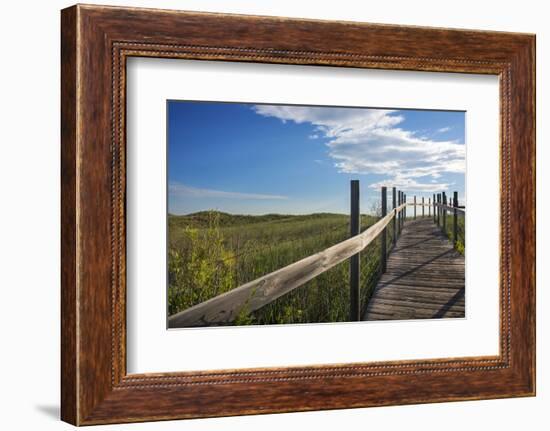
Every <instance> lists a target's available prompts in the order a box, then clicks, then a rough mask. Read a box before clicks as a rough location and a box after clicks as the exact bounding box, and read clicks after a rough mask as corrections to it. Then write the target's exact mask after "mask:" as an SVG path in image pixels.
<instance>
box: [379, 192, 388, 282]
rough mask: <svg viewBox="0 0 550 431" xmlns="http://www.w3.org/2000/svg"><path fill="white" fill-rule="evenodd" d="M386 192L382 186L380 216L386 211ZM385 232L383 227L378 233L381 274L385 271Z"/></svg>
mask: <svg viewBox="0 0 550 431" xmlns="http://www.w3.org/2000/svg"><path fill="white" fill-rule="evenodd" d="M386 193H387V191H386V187H382V217H384V216H385V215H386V214H387V213H388V207H387V204H388V197H387V194H386ZM386 232H387V231H386V228H384V230H383V231H382V234H381V235H380V249H381V250H380V253H381V255H380V259H381V260H380V269H381V273H382V274H383V273H384V272H386V253H387V251H386Z"/></svg>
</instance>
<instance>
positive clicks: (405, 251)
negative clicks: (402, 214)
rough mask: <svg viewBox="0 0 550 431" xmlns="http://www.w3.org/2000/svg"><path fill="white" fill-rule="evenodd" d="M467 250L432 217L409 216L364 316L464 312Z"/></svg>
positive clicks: (414, 316)
mask: <svg viewBox="0 0 550 431" xmlns="http://www.w3.org/2000/svg"><path fill="white" fill-rule="evenodd" d="M464 275H465V273H464V256H462V255H461V254H460V253H458V252H457V251H456V250H455V249H454V248H453V245H452V243H451V242H450V241H449V240H448V239H447V237H446V236H445V235H444V234H443V233H442V232H441V230H440V228H438V227H437V225H435V224H434V222H433V220H432V218H429V217H428V218H423V219H417V220H414V221H407V222H406V223H405V225H404V229H403V231H402V233H401V236H400V237H399V239H398V240H397V244H396V246H395V248H394V249H393V250H392V252H391V253H390V255H389V258H388V262H387V270H386V272H385V273H384V274H383V275H382V277H381V278H380V281H379V282H378V284H377V286H376V288H375V290H374V292H373V295H372V297H371V299H370V301H369V304H368V306H367V310H366V312H365V314H364V316H363V320H409V319H433V318H445V317H464V315H465V314H464Z"/></svg>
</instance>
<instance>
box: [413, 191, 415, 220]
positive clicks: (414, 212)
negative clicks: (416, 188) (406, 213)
mask: <svg viewBox="0 0 550 431" xmlns="http://www.w3.org/2000/svg"><path fill="white" fill-rule="evenodd" d="M413 201H414V210H413V214H414V220H416V195H414V197H413Z"/></svg>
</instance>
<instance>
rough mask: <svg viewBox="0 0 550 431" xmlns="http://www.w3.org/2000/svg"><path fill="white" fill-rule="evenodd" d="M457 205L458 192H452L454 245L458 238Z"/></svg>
mask: <svg viewBox="0 0 550 431" xmlns="http://www.w3.org/2000/svg"><path fill="white" fill-rule="evenodd" d="M457 207H458V192H454V193H453V208H454V210H453V244H454V245H455V246H456V242H457V240H458V226H457V221H458V220H457V214H456V208H457Z"/></svg>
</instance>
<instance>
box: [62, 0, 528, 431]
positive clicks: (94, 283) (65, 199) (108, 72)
mask: <svg viewBox="0 0 550 431" xmlns="http://www.w3.org/2000/svg"><path fill="white" fill-rule="evenodd" d="M61 18H62V19H61V21H62V22H61V24H62V25H61V51H62V56H61V72H62V76H61V79H62V80H61V83H62V92H61V130H62V133H61V140H62V146H61V169H62V180H61V190H62V199H61V205H62V216H61V226H62V241H61V253H62V256H61V257H62V286H61V287H62V289H61V292H62V295H61V306H62V324H61V339H62V344H61V353H62V363H61V366H62V369H61V371H62V372H61V375H62V378H61V388H62V390H61V417H62V419H63V420H65V421H67V422H70V423H72V424H75V425H88V424H101V423H113V422H136V421H148V420H162V419H177V418H193V417H208V416H229V415H242V414H255V413H273V412H289V411H306V410H321V409H339V408H351V407H366V406H381V405H390V404H412V403H426V402H441V401H451V400H473V399H482V398H485V399H486V398H502V397H513V396H530V395H534V394H535V36H534V35H528V34H512V33H501V32H487V31H470V30H449V29H437V28H424V27H402V26H392V25H377V24H363V23H354V22H331V21H313V20H297V19H286V18H275V17H254V16H241V15H219V14H207V13H196V12H178V11H167V10H153V9H133V8H119V7H103V6H81V5H78V6H73V7H70V8H68V9H65V10H63V11H62V14H61ZM130 56H142V57H165V58H185V59H198V60H223V61H240V62H253V63H285V64H301V65H329V66H345V67H357V68H376V69H401V70H418V71H441V72H461V73H482V74H493V75H498V76H499V77H500V107H501V111H500V118H501V122H500V128H501V133H500V137H501V142H500V147H501V198H500V204H501V215H500V226H501V229H500V232H501V243H500V246H501V260H500V269H501V280H500V292H501V294H500V322H501V323H500V354H499V355H498V356H494V357H464V358H443V359H433V360H422V361H400V362H395V361H393V362H380V363H354V364H337V365H326V366H304V367H292V368H266V369H239V370H227V371H208V370H206V371H203V372H181V373H159V374H140V375H137V374H131V375H128V374H127V373H126V351H125V344H126V343H125V337H126V327H125V297H126V285H125V280H126V275H125V247H126V246H125V190H126V183H125V181H126V175H125V151H126V138H125V97H126V87H125V84H126V81H125V79H126V78H125V77H126V67H125V66H126V59H127V58H128V57H130Z"/></svg>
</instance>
